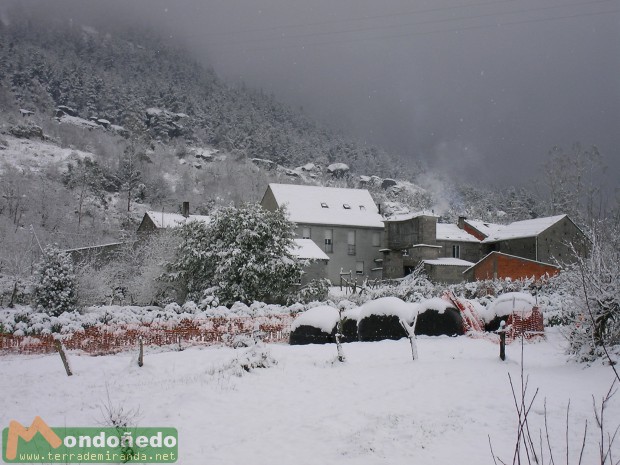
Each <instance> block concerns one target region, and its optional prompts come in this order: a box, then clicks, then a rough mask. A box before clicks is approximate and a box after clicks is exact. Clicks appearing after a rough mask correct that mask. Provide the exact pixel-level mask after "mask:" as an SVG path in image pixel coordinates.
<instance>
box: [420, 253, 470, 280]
mask: <svg viewBox="0 0 620 465" xmlns="http://www.w3.org/2000/svg"><path fill="white" fill-rule="evenodd" d="M473 265H474V264H473V263H472V262H468V261H466V260H461V259H460V258H449V257H444V258H437V259H434V260H424V272H425V273H426V276H428V279H430V280H431V281H433V282H435V283H445V284H456V283H460V282H462V281H463V280H464V277H463V272H464V271H465V270H467V269H468V268H470V267H472V266H473Z"/></svg>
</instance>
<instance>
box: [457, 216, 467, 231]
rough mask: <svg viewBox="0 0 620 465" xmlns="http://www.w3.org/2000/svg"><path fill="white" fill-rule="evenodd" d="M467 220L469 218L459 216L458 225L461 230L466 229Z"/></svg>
mask: <svg viewBox="0 0 620 465" xmlns="http://www.w3.org/2000/svg"><path fill="white" fill-rule="evenodd" d="M466 219H467V217H466V216H459V221H458V223H457V226H458V227H459V228H460V229H465V220H466Z"/></svg>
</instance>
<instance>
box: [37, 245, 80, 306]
mask: <svg viewBox="0 0 620 465" xmlns="http://www.w3.org/2000/svg"><path fill="white" fill-rule="evenodd" d="M36 277H37V278H36V283H35V288H34V295H35V301H36V305H37V309H38V310H39V311H41V312H44V313H47V314H49V315H52V316H58V315H60V314H61V313H63V312H68V311H71V310H73V309H74V308H75V303H76V293H75V275H74V274H73V264H72V263H71V258H70V257H69V255H67V254H66V253H64V252H62V251H60V250H59V249H58V248H56V247H53V246H48V247H46V248H45V250H44V251H43V258H42V259H41V261H40V262H39V264H38V267H37V272H36Z"/></svg>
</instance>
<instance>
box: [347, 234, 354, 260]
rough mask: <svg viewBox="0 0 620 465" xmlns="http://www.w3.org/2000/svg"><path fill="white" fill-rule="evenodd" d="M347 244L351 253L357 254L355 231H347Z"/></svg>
mask: <svg viewBox="0 0 620 465" xmlns="http://www.w3.org/2000/svg"><path fill="white" fill-rule="evenodd" d="M347 245H348V253H349V255H355V231H349V232H348V233H347Z"/></svg>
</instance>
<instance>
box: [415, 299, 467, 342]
mask: <svg viewBox="0 0 620 465" xmlns="http://www.w3.org/2000/svg"><path fill="white" fill-rule="evenodd" d="M418 312H419V313H418V321H417V322H416V325H415V333H416V334H423V335H425V336H443V335H446V336H460V335H461V334H465V328H464V326H463V318H462V317H461V312H459V311H458V310H457V309H456V308H454V305H453V304H452V303H450V302H448V301H447V300H444V299H440V298H434V299H429V300H425V301H422V302H420V304H419V310H418Z"/></svg>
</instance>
